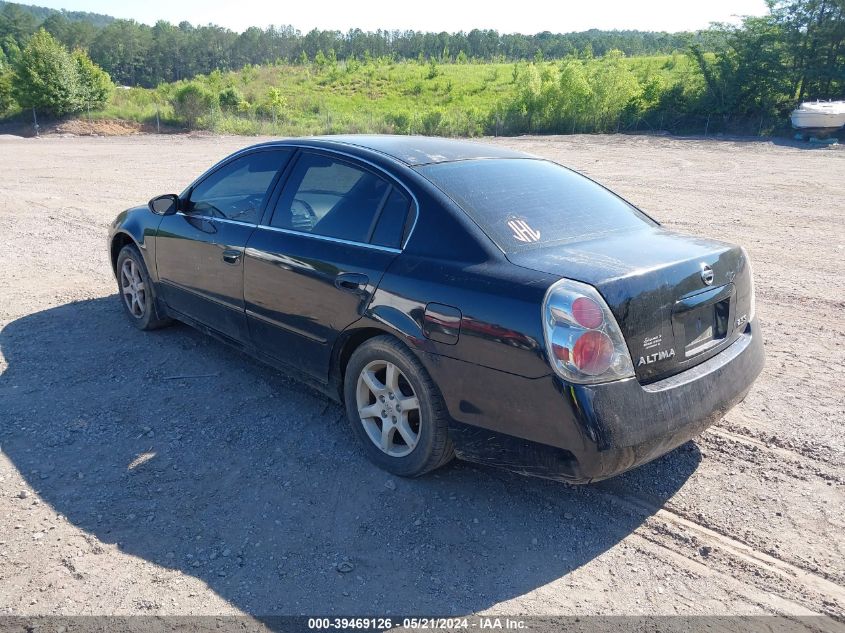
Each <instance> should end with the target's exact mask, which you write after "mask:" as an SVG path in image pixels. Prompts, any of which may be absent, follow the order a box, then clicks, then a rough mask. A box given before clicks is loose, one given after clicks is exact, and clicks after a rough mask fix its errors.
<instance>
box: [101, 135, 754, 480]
mask: <svg viewBox="0 0 845 633" xmlns="http://www.w3.org/2000/svg"><path fill="white" fill-rule="evenodd" d="M109 252H110V255H111V263H112V266H113V269H114V272H115V276H116V278H117V282H118V289H119V296H120V301H121V303H122V305H123V308H124V310H125V312H126V314H127V316H128V318H129V321H131V323H133V324H134V325H135V326H136V327H138V328H140V329H142V330H153V329H155V328H159V327H162V326H165V325H167V324H169V323H171V322H172V321H173V320H178V321H182V322H185V323H188V324H190V325H192V326H194V327H197V328H199V329H200V330H202V331H204V332H207V333H208V334H210V335H212V336H214V337H216V338H218V339H220V340H222V341H224V342H226V343H229V344H231V345H233V346H235V347H237V348H239V349H241V350H244V351H246V352H247V353H249V354H252V355H254V356H256V357H257V358H259V359H261V360H263V361H265V362H266V363H268V364H269V365H271V366H274V367H276V368H278V369H281V370H283V371H285V372H286V373H288V374H291V375H293V376H294V377H296V378H298V379H299V380H301V381H303V382H305V383H307V384H310V385H312V386H313V387H316V388H317V389H319V390H321V391H322V392H324V393H326V394H327V395H328V396H329V397H331V398H334V399H336V400H338V401H339V402H341V403H343V405H344V406H345V408H346V412H347V415H348V418H349V421H350V424H351V429H352V433H353V435H354V436H355V437H356V438H357V439H358V441H360V443H361V445H362V446H363V447H364V450H365V452H366V454H367V455H368V456H369V458H370V459H371V460H372V461H373V462H375V463H376V464H377V465H378V466H380V467H382V468H384V469H385V470H388V471H390V472H392V473H395V474H397V475H403V476H416V475H421V474H423V473H426V472H428V471H431V470H433V469H435V468H437V467H439V466H442V465H443V464H445V463H447V462H448V461H449V460H451V459H452V458H453V457H454V456H457V457H459V458H462V459H466V460H470V461H476V462H481V463H488V464H493V465H497V466H501V467H505V468H509V469H511V470H515V471H517V472H522V473H526V474H533V475H539V476H544V477H550V478H554V479H559V480H565V481H569V482H576V483H586V482H590V481H595V480H599V479H604V478H607V477H610V476H612V475H615V474H618V473H621V472H623V471H625V470H628V469H630V468H633V467H635V466H637V465H639V464H643V463H645V462H648V461H650V460H652V459H654V458H656V457H658V456H660V455H663V454H664V453H666V452H668V451H670V450H671V449H673V448H675V447H676V446H679V445H680V444H683V443H685V442H687V441H688V440H689V439H691V438H693V437H694V436H696V435H697V434H699V433H701V432H702V431H703V430H704V429H705V428H707V426H708V425H710V424H712V423H713V422H715V421H716V420H718V419H719V418H720V417H721V416H722V415H723V414H724V413H725V412H726V411H727V410H728V409H730V408H731V407H732V406H734V405H735V404H737V403H738V402H739V401H741V400H742V399H743V398H744V397H745V394H746V393H747V391H748V390H749V388H750V387H751V384H752V383H753V381H754V379H755V378H756V377H757V375H758V374H759V373H760V371H761V368H762V366H763V361H764V356H763V341H762V336H761V333H760V327H759V323H758V321H757V319H756V318H755V304H754V285H753V280H752V276H751V265H750V262H749V260H748V255H747V253H746V252H745V251H744V250H743V249H742V248H740V247H739V246H734V245H731V244H727V243H724V242H721V241H715V240H710V239H703V238H700V237H688V236H684V235H680V234H677V233H674V232H672V231H669V230H666V229H665V228H663V227H661V226H660V224H659V223H658V222H656V221H655V220H653V219H652V218H650V217H649V216H648V215H646V214H645V213H643V212H642V211H640V210H639V209H637V208H636V207H634V206H633V205H631V204H630V203H628V202H626V201H625V200H623V199H622V198H620V197H619V196H617V195H615V194H614V193H612V192H610V191H609V190H607V189H605V188H604V187H602V186H601V185H599V184H597V183H596V182H594V181H592V180H590V179H589V178H586V177H585V176H582V175H580V174H578V173H576V172H574V171H572V170H570V169H567V168H565V167H562V166H560V165H557V164H555V163H552V162H550V161H547V160H542V159H539V158H536V157H533V156H529V155H527V154H522V153H519V152H515V151H511V150H507V149H502V148H499V147H496V146H491V145H485V144H476V143H470V142H465V141H456V140H445V139H440V138H426V137H402V136H332V137H320V138H311V139H291V140H280V141H272V142H268V143H263V144H260V145H255V146H252V147H248V148H246V149H244V150H241V151H238V152H236V153H235V154H232V155H231V156H229V157H228V158H225V159H224V160H222V161H220V162H219V163H217V164H216V165H214V166H213V167H211V168H210V169H209V170H208V171H207V172H205V173H204V174H202V175H201V176H200V177H199V178H197V179H196V180H195V181H194V182H193V183H191V184H190V185H189V186H188V187H187V188H186V189H185V190H184V191H183V192H182V193H181V194H178V195H177V194H166V195H160V196H158V197H155V198H153V199H152V200H151V201H150V202H149V203H148V204H147V205H144V206H139V207H136V208H132V209H128V210H127V211H124V212H123V213H121V214H120V215H119V216H118V217H117V219H116V220H115V221H114V223H113V225H112V227H111V231H110V235H109Z"/></svg>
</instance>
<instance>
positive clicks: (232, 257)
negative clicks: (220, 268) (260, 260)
mask: <svg viewBox="0 0 845 633" xmlns="http://www.w3.org/2000/svg"><path fill="white" fill-rule="evenodd" d="M223 261H224V262H226V263H227V264H237V263H238V262H239V261H241V252H240V251H233V250H225V251H223Z"/></svg>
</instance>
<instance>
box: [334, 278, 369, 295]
mask: <svg viewBox="0 0 845 633" xmlns="http://www.w3.org/2000/svg"><path fill="white" fill-rule="evenodd" d="M369 281H370V279H369V277H367V276H366V275H363V274H361V273H340V274H339V275H338V276H337V277H335V278H334V285H335V288H338V289H339V290H346V291H347V292H354V293H355V294H361V293H362V292H366V290H367V284H368V283H369Z"/></svg>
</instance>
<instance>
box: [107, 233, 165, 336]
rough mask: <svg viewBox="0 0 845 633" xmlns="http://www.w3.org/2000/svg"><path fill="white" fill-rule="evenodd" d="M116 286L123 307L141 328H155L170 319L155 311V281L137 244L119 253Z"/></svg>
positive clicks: (162, 325)
mask: <svg viewBox="0 0 845 633" xmlns="http://www.w3.org/2000/svg"><path fill="white" fill-rule="evenodd" d="M117 286H118V290H119V291H120V298H121V304H122V305H123V309H124V311H125V312H126V314H127V316H128V317H129V319H130V320H131V322H132V324H133V325H134V326H135V327H137V328H138V329H139V330H155V329H156V328H160V327H164V326H165V325H168V324H169V323H170V322H171V321H170V319H160V318H159V317H158V314H157V313H156V307H155V294H154V293H155V289H154V288H153V282H152V280H151V279H150V275H149V273H148V272H147V267H146V266H145V265H144V259H143V257H141V253H139V252H138V249H137V248H135V247H134V246H124V247H123V248H122V249H121V250H120V253H119V254H118V256H117Z"/></svg>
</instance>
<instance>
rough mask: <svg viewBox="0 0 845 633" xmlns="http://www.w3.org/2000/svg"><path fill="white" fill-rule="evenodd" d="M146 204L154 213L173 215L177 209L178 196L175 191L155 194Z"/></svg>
mask: <svg viewBox="0 0 845 633" xmlns="http://www.w3.org/2000/svg"><path fill="white" fill-rule="evenodd" d="M147 206H148V207H149V208H150V211H152V212H153V213H155V214H156V215H173V214H174V213H176V212H177V211H178V210H179V196H177V195H176V194H175V193H166V194H164V195H163V196H156V197H155V198H153V199H152V200H150V201H149V202H148V203H147Z"/></svg>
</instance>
